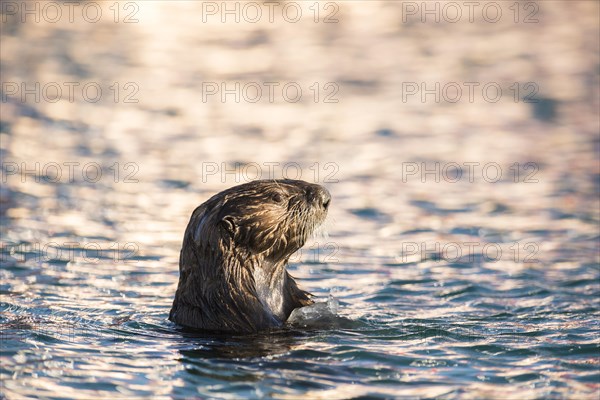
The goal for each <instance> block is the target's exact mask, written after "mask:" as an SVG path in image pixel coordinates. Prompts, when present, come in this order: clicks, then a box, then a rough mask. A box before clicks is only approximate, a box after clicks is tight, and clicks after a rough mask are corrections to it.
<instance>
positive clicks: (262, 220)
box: [169, 179, 331, 333]
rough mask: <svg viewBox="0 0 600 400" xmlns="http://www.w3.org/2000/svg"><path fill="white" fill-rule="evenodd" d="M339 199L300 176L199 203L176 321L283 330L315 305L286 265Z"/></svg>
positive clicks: (184, 251) (234, 329)
mask: <svg viewBox="0 0 600 400" xmlns="http://www.w3.org/2000/svg"><path fill="white" fill-rule="evenodd" d="M330 201H331V196H330V194H329V192H328V191H327V189H325V188H324V187H322V186H320V185H316V184H312V183H308V182H304V181H300V180H290V179H282V180H258V181H253V182H249V183H245V184H242V185H238V186H235V187H232V188H229V189H227V190H225V191H223V192H220V193H218V194H216V195H214V196H213V197H211V198H210V199H209V200H207V201H206V202H205V203H203V204H202V205H200V206H199V207H197V208H196V209H195V210H194V212H193V213H192V216H191V218H190V222H189V223H188V226H187V228H186V230H185V235H184V238H183V244H182V248H181V253H180V257H179V284H178V287H177V292H176V293H175V300H174V301H173V307H172V308H171V312H170V314H169V319H170V320H171V321H173V322H175V323H177V324H179V325H182V326H185V327H189V328H195V329H200V330H206V331H215V332H230V333H250V332H256V331H259V330H263V329H269V328H276V327H281V326H282V325H283V324H284V323H285V321H286V320H287V318H288V317H289V315H290V313H291V312H292V311H293V310H294V309H295V308H298V307H303V306H307V305H310V304H312V303H313V301H312V300H311V299H310V296H311V295H310V294H309V293H307V292H305V291H304V290H301V289H299V288H298V286H297V285H296V282H295V281H294V279H293V278H292V277H291V276H290V274H289V273H288V272H287V270H286V268H285V267H286V265H287V262H288V259H289V257H290V255H292V254H293V253H294V252H295V251H297V250H298V249H300V248H301V247H302V246H303V245H304V243H305V242H306V240H307V239H308V237H309V236H310V235H311V234H312V233H313V231H314V229H315V228H316V227H318V226H319V225H320V224H321V223H322V222H323V220H324V219H325V217H326V216H327V209H328V208H329V203H330Z"/></svg>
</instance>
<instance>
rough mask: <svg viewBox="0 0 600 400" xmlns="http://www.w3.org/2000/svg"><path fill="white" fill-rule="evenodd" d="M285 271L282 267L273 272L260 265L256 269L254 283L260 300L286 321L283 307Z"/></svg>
mask: <svg viewBox="0 0 600 400" xmlns="http://www.w3.org/2000/svg"><path fill="white" fill-rule="evenodd" d="M284 271H285V270H283V269H281V270H279V271H275V272H271V271H265V270H264V269H263V268H260V267H258V268H256V269H255V270H254V284H255V287H256V294H257V295H258V298H259V299H260V302H261V303H262V304H263V306H264V307H265V308H266V309H267V310H268V311H270V312H271V314H273V315H275V316H276V317H278V318H279V319H280V320H281V321H285V318H286V316H285V313H284V309H283V302H284V293H283V290H284V284H285V282H284Z"/></svg>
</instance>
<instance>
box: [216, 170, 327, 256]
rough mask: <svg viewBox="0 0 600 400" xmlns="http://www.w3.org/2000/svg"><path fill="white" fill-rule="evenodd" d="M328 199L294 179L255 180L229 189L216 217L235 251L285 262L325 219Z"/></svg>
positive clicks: (321, 190)
mask: <svg viewBox="0 0 600 400" xmlns="http://www.w3.org/2000/svg"><path fill="white" fill-rule="evenodd" d="M330 201H331V196H330V194H329V192H328V191H327V189H325V188H323V187H322V186H320V185H316V184H311V183H307V182H304V181H297V180H271V181H254V182H250V183H248V184H243V185H239V186H236V187H234V188H231V189H229V190H228V191H226V192H225V193H224V197H223V202H222V203H221V204H220V210H219V212H218V214H217V216H216V217H217V220H218V224H219V225H220V226H221V227H222V228H223V229H225V230H226V231H227V232H228V234H229V236H230V237H231V240H232V241H233V243H234V246H235V247H236V248H237V249H247V250H248V251H249V252H250V253H251V254H261V255H262V256H263V257H264V258H265V259H268V260H271V261H280V260H284V259H287V258H288V257H289V256H290V255H291V254H292V253H294V252H295V251H297V250H298V249H300V247H302V246H303V245H304V243H305V242H306V240H307V239H308V237H309V236H310V235H311V234H312V232H313V231H314V229H315V228H316V227H317V226H319V225H320V224H321V223H322V222H323V220H324V219H325V217H326V216H327V209H328V208H329V203H330Z"/></svg>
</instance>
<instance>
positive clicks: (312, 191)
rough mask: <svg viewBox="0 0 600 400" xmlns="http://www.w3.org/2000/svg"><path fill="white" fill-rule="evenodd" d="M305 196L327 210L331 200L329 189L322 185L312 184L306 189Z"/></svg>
mask: <svg viewBox="0 0 600 400" xmlns="http://www.w3.org/2000/svg"><path fill="white" fill-rule="evenodd" d="M306 196H307V198H308V200H309V201H310V202H314V203H317V204H318V205H320V206H321V207H323V209H324V210H327V208H328V207H329V203H330V202H331V195H330V194H329V191H328V190H327V189H325V188H324V187H322V186H319V185H314V186H310V187H308V188H307V189H306Z"/></svg>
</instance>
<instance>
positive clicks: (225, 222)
mask: <svg viewBox="0 0 600 400" xmlns="http://www.w3.org/2000/svg"><path fill="white" fill-rule="evenodd" d="M221 226H223V228H225V230H226V231H227V232H229V234H230V235H231V237H234V236H235V233H236V232H237V229H238V227H237V224H236V223H235V219H234V218H233V217H232V216H226V217H223V219H221Z"/></svg>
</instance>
